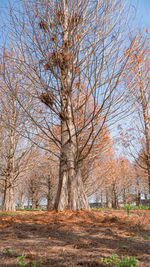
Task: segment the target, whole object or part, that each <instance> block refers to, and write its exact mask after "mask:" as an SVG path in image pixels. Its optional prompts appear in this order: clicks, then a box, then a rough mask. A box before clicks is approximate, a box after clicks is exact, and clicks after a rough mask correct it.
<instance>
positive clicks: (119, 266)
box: [101, 254, 138, 267]
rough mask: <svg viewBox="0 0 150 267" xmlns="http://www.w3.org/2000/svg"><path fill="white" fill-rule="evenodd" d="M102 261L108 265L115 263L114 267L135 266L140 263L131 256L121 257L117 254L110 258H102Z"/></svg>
mask: <svg viewBox="0 0 150 267" xmlns="http://www.w3.org/2000/svg"><path fill="white" fill-rule="evenodd" d="M101 262H103V263H105V264H106V265H113V266H114V267H134V266H136V264H137V263H138V260H137V259H136V258H130V257H122V258H121V259H119V258H117V257H116V255H115V254H112V255H111V256H110V257H108V258H101Z"/></svg>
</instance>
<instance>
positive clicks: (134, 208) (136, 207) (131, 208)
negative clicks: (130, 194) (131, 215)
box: [121, 205, 149, 210]
mask: <svg viewBox="0 0 150 267" xmlns="http://www.w3.org/2000/svg"><path fill="white" fill-rule="evenodd" d="M127 206H129V205H125V206H123V207H121V209H123V210H126V209H127ZM148 209H149V207H148V206H130V210H148Z"/></svg>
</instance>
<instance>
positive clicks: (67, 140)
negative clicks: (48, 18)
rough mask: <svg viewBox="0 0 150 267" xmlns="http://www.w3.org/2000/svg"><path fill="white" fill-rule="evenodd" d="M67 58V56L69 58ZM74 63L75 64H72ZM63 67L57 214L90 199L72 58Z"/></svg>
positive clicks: (66, 31) (66, 32)
mask: <svg viewBox="0 0 150 267" xmlns="http://www.w3.org/2000/svg"><path fill="white" fill-rule="evenodd" d="M62 7H63V23H62V25H61V26H62V30H63V44H64V45H63V50H62V53H63V54H64V55H67V54H68V55H70V53H71V51H70V48H69V45H68V44H69V41H70V34H69V26H68V23H69V20H68V16H69V11H68V3H67V1H66V0H62ZM65 58H66V57H65ZM72 63H73V61H72ZM63 66H64V67H61V78H62V79H61V94H60V96H61V113H60V118H61V158H60V172H59V188H58V195H57V199H56V209H57V211H63V210H65V209H71V210H80V209H83V208H85V209H88V208H89V206H88V199H87V196H86V194H85V191H84V187H83V181H82V177H81V172H80V167H79V164H78V163H77V157H76V156H77V142H76V134H75V126H74V123H73V121H74V119H73V114H72V94H73V92H72V91H71V82H70V76H71V72H70V59H69V57H68V58H66V59H65V64H64V63H63Z"/></svg>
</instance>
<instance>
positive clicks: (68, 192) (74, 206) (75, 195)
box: [56, 166, 89, 211]
mask: <svg viewBox="0 0 150 267" xmlns="http://www.w3.org/2000/svg"><path fill="white" fill-rule="evenodd" d="M62 167H63V166H60V184H59V188H58V197H57V202H56V209H57V211H63V210H65V209H71V210H75V211H76V210H81V209H89V205H88V199H87V196H86V194H85V192H84V188H83V181H82V177H81V172H80V170H79V169H77V170H74V171H73V170H71V174H70V170H67V169H66V170H65V169H64V168H62Z"/></svg>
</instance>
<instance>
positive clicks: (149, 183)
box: [148, 166, 150, 209]
mask: <svg viewBox="0 0 150 267" xmlns="http://www.w3.org/2000/svg"><path fill="white" fill-rule="evenodd" d="M148 189H149V209H150V166H149V168H148Z"/></svg>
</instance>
